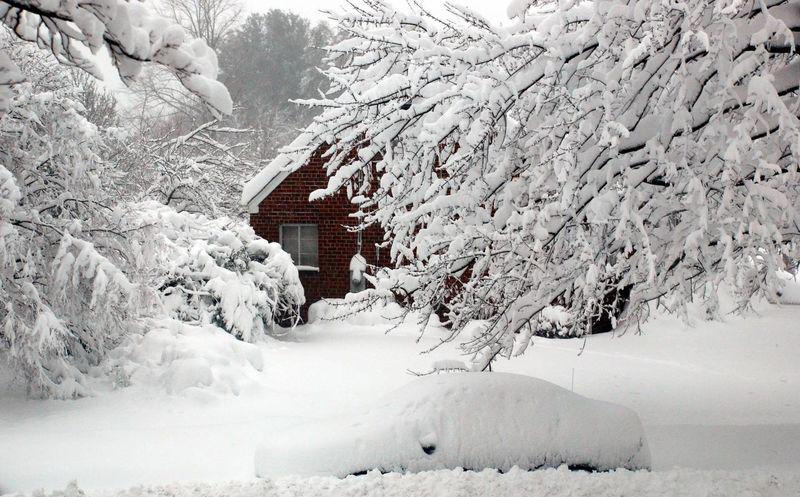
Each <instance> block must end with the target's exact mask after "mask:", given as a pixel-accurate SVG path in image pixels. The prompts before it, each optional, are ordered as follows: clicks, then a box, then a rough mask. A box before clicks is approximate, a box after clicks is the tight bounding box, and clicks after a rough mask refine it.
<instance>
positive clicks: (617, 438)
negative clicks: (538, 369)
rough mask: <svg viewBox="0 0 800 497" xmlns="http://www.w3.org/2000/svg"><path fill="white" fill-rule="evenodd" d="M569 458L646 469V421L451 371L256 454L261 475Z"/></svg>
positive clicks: (537, 385) (506, 380)
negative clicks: (359, 411)
mask: <svg viewBox="0 0 800 497" xmlns="http://www.w3.org/2000/svg"><path fill="white" fill-rule="evenodd" d="M562 464H566V465H568V466H570V467H578V468H584V469H593V470H600V471H606V470H611V469H615V468H626V469H633V470H635V469H642V468H649V467H650V451H649V449H648V448H647V442H646V439H645V436H644V433H643V431H642V424H641V422H640V421H639V418H638V417H637V416H636V414H635V413H634V412H632V411H631V410H630V409H626V408H625V407H622V406H618V405H615V404H610V403H608V402H600V401H595V400H591V399H587V398H585V397H582V396H580V395H577V394H574V393H572V392H570V391H569V390H566V389H564V388H561V387H559V386H557V385H554V384H552V383H549V382H546V381H542V380H538V379H536V378H531V377H528V376H522V375H515V374H508V373H451V374H443V375H437V376H426V377H422V378H419V379H417V380H415V381H413V382H411V383H409V384H408V385H405V386H404V387H402V388H400V389H398V390H394V391H392V392H390V393H389V394H387V395H386V396H384V397H383V398H381V399H380V400H379V401H378V402H376V403H375V405H374V406H372V407H371V408H370V409H369V410H367V411H366V412H363V413H360V414H355V415H345V416H343V417H340V418H336V419H329V420H323V421H319V422H313V423H308V424H303V425H299V426H296V427H294V428H293V429H290V430H286V431H284V432H282V433H280V434H278V435H277V436H272V437H270V438H268V439H267V440H266V441H265V442H264V444H263V445H262V446H261V447H260V448H259V449H258V451H257V452H256V474H257V475H258V476H262V477H268V476H285V475H303V476H312V475H319V476H327V475H333V476H340V477H344V476H347V475H349V474H359V473H364V472H366V471H368V470H372V469H375V468H377V469H379V470H380V471H381V472H383V473H387V472H391V471H396V472H405V471H412V472H418V471H425V470H432V469H455V468H469V469H473V470H482V469H484V468H496V469H499V470H501V471H509V470H510V469H511V468H513V467H514V466H518V467H520V468H522V469H536V468H542V467H558V466H561V465H562Z"/></svg>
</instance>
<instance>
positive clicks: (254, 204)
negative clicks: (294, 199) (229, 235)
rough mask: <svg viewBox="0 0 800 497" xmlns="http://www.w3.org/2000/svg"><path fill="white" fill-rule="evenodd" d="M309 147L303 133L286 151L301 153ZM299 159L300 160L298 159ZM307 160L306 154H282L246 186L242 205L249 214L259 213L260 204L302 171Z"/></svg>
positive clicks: (243, 189) (243, 191)
mask: <svg viewBox="0 0 800 497" xmlns="http://www.w3.org/2000/svg"><path fill="white" fill-rule="evenodd" d="M307 145H308V137H307V136H306V134H305V133H302V134H300V136H298V137H297V138H295V140H294V141H293V142H292V143H291V144H290V145H289V146H288V147H286V148H285V150H287V151H299V150H302V149H304V148H306V147H307ZM298 157H300V158H299V159H298ZM307 160H308V159H307V155H306V154H292V153H289V152H285V153H284V152H282V153H280V154H279V155H278V156H277V157H275V158H274V159H273V160H272V161H271V162H270V163H269V164H267V165H266V166H265V167H264V169H262V170H261V171H259V172H258V174H256V175H255V176H253V178H252V179H251V180H250V181H248V182H247V183H245V184H244V188H242V199H241V202H240V203H241V205H243V206H246V207H247V212H250V213H254V212H258V204H260V203H261V201H262V200H264V199H265V198H267V196H268V195H269V194H270V193H272V191H273V190H275V188H277V187H278V185H280V184H281V183H283V180H285V179H286V178H287V177H288V176H289V175H290V174H292V173H293V172H295V171H297V170H298V169H300V167H302V166H303V165H304V164H305V162H306V161H307Z"/></svg>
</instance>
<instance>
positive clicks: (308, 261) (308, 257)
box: [299, 252, 319, 267]
mask: <svg viewBox="0 0 800 497" xmlns="http://www.w3.org/2000/svg"><path fill="white" fill-rule="evenodd" d="M299 265H300V266H311V267H319V260H318V257H317V253H316V252H301V253H300V264H299Z"/></svg>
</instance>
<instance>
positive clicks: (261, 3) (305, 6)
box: [243, 0, 511, 21]
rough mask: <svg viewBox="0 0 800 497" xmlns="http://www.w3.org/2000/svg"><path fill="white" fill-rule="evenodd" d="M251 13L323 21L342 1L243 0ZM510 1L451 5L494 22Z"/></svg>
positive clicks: (501, 17)
mask: <svg viewBox="0 0 800 497" xmlns="http://www.w3.org/2000/svg"><path fill="white" fill-rule="evenodd" d="M243 1H244V3H245V5H246V7H247V9H248V10H249V11H251V12H265V11H267V10H269V9H281V10H290V11H293V12H296V13H298V14H300V15H302V16H303V17H308V18H312V19H315V20H316V19H324V16H323V14H321V13H320V10H322V9H328V10H330V9H335V8H336V7H337V6H339V5H341V4H342V0H243ZM510 1H511V0H457V1H455V2H453V3H457V4H460V5H465V6H467V7H470V8H471V9H473V10H475V11H477V12H480V13H481V14H483V15H485V16H486V17H488V18H490V19H492V20H494V21H502V20H504V19H506V14H505V12H506V7H507V6H508V4H509V3H510ZM392 3H397V4H398V5H403V6H405V2H403V1H398V0H394V2H392ZM420 3H422V4H423V5H428V4H430V3H439V4H442V3H444V1H443V0H421V2H420Z"/></svg>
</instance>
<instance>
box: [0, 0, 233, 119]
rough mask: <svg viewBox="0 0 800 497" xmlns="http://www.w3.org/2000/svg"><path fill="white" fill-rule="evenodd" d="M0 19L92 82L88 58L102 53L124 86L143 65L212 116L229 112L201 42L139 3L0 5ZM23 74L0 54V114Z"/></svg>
mask: <svg viewBox="0 0 800 497" xmlns="http://www.w3.org/2000/svg"><path fill="white" fill-rule="evenodd" d="M0 20H2V23H3V24H4V25H5V26H7V27H9V28H10V29H11V32H13V34H14V35H15V36H17V37H18V38H20V39H22V40H25V41H28V42H33V43H36V44H37V46H39V47H41V48H43V49H47V50H48V51H50V52H51V53H52V54H53V55H54V56H55V57H56V58H57V59H58V60H59V62H61V63H64V64H68V65H73V66H77V67H79V68H81V69H83V70H85V71H87V72H89V73H91V74H93V75H95V76H97V77H100V72H99V70H98V69H97V67H96V65H95V64H94V62H93V61H92V60H91V57H90V56H89V55H88V53H92V54H96V53H98V52H99V51H100V50H101V49H104V48H105V49H107V50H108V52H109V53H110V55H111V58H112V60H113V62H114V65H115V66H116V68H117V70H118V72H119V75H120V77H121V78H122V80H123V81H125V82H129V81H132V80H133V79H135V78H136V76H137V75H138V74H139V73H140V71H141V70H142V67H143V65H144V64H146V63H148V62H152V63H156V64H159V65H161V66H163V67H165V68H167V69H168V70H169V71H170V72H172V74H174V75H175V77H177V78H178V80H179V81H180V82H181V83H182V84H183V85H184V86H185V87H186V88H187V89H188V90H189V91H191V92H192V93H193V94H195V95H197V96H198V97H200V98H201V99H202V100H203V101H204V102H205V103H206V104H207V105H208V107H209V109H210V110H211V111H212V112H214V113H217V114H229V113H230V112H231V99H230V96H229V95H228V91H227V90H226V89H225V87H224V86H223V85H222V84H221V83H219V82H218V81H216V77H217V58H216V55H215V54H214V52H213V51H212V50H211V49H209V48H208V46H207V45H206V43H205V42H204V41H203V40H197V39H192V38H189V37H187V36H186V34H185V32H184V30H183V28H182V27H180V26H178V25H176V24H173V23H172V22H170V21H168V20H166V19H164V18H161V17H158V16H153V15H152V14H151V13H150V11H149V10H148V9H147V7H146V6H145V5H144V3H141V2H135V1H128V0H2V1H0ZM23 79H24V75H23V74H22V73H21V72H20V71H19V68H18V67H17V66H16V64H15V63H14V62H13V61H12V60H11V59H10V58H9V57H8V55H7V54H5V53H1V52H0V111H2V110H5V109H6V107H7V105H8V100H9V98H11V94H10V92H9V87H10V86H11V85H14V84H16V83H19V82H21V81H22V80H23Z"/></svg>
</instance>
